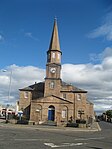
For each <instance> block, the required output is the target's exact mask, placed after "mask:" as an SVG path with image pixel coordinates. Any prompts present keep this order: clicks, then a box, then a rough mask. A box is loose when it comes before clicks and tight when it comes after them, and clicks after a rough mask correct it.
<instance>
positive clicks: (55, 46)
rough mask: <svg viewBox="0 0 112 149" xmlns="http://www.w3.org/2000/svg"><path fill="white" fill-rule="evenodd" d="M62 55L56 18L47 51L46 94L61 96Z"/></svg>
mask: <svg viewBox="0 0 112 149" xmlns="http://www.w3.org/2000/svg"><path fill="white" fill-rule="evenodd" d="M61 55H62V52H61V50H60V44H59V37H58V27H57V21H56V19H55V20H54V26H53V31H52V37H51V41H50V46H49V50H48V51H47V64H46V78H45V92H44V96H48V95H56V96H60V89H61V78H60V71H61Z"/></svg>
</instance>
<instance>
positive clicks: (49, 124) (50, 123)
mask: <svg viewBox="0 0 112 149" xmlns="http://www.w3.org/2000/svg"><path fill="white" fill-rule="evenodd" d="M41 125H48V126H57V123H56V122H54V121H46V122H44V123H42V124H41Z"/></svg>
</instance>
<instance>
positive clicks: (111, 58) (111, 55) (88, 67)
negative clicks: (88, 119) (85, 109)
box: [0, 47, 112, 111]
mask: <svg viewBox="0 0 112 149" xmlns="http://www.w3.org/2000/svg"><path fill="white" fill-rule="evenodd" d="M99 55H100V57H101V58H100V59H101V63H99V64H91V63H89V64H77V65H75V64H64V65H62V80H63V81H65V82H68V83H71V84H73V85H74V86H76V87H79V88H81V89H84V90H87V91H88V99H89V100H91V101H92V102H93V103H94V104H95V110H97V111H98V110H99V111H102V110H103V111H104V110H107V109H110V108H112V48H109V47H108V48H106V49H105V50H104V51H103V52H102V53H100V54H98V56H99ZM11 70H12V72H13V73H12V83H11V96H10V102H11V103H13V102H15V101H16V100H18V99H19V91H18V89H19V88H24V87H25V86H29V85H31V84H33V83H34V82H40V81H43V80H44V77H45V70H44V69H40V68H37V67H34V66H26V67H20V66H17V65H11V66H8V67H7V72H0V99H1V103H6V102H7V96H8V89H9V80H10V74H11V73H10V72H11Z"/></svg>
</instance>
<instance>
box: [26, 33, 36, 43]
mask: <svg viewBox="0 0 112 149" xmlns="http://www.w3.org/2000/svg"><path fill="white" fill-rule="evenodd" d="M25 37H28V38H31V39H33V40H36V41H37V40H38V38H36V37H34V36H33V34H32V33H31V32H27V33H25Z"/></svg>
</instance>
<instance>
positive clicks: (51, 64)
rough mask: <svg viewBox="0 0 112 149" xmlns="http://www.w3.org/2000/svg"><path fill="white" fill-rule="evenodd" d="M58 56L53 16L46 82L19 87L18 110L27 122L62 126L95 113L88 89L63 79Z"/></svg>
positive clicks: (87, 117)
mask: <svg viewBox="0 0 112 149" xmlns="http://www.w3.org/2000/svg"><path fill="white" fill-rule="evenodd" d="M61 57H62V52H61V49H60V43H59V37H58V28H57V21H56V19H55V20H54V26H53V32H52V37H51V41H50V46H49V49H48V51H47V63H46V77H45V81H44V82H39V83H35V84H33V85H30V86H28V87H26V88H23V89H20V100H19V110H22V111H23V113H24V115H25V116H26V118H27V119H28V120H29V122H33V123H35V124H41V123H45V122H47V121H53V122H55V123H56V124H57V125H61V123H62V122H65V123H66V122H68V121H69V120H70V119H72V120H74V121H75V120H77V119H85V120H88V119H89V118H92V117H93V116H94V110H93V104H92V103H90V102H89V101H88V100H87V91H85V90H82V89H79V88H77V87H75V86H73V85H71V84H68V83H65V82H63V81H62V79H61V76H60V74H61ZM71 77H72V74H71Z"/></svg>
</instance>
